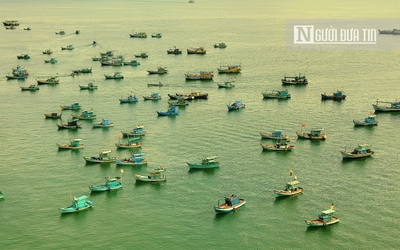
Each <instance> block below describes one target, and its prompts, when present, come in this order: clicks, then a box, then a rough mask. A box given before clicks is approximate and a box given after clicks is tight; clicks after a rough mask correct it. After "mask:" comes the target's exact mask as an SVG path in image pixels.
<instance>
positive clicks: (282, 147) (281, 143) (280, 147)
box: [260, 139, 294, 151]
mask: <svg viewBox="0 0 400 250" xmlns="http://www.w3.org/2000/svg"><path fill="white" fill-rule="evenodd" d="M260 145H261V147H262V149H263V150H265V151H292V150H293V148H294V146H293V145H289V144H288V143H287V140H286V139H279V140H277V141H276V144H275V145H270V144H265V143H260Z"/></svg>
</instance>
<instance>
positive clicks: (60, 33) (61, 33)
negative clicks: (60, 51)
mask: <svg viewBox="0 0 400 250" xmlns="http://www.w3.org/2000/svg"><path fill="white" fill-rule="evenodd" d="M55 33H56V35H65V31H63V30H60V31H59V32H55Z"/></svg>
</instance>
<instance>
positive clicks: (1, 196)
mask: <svg viewBox="0 0 400 250" xmlns="http://www.w3.org/2000/svg"><path fill="white" fill-rule="evenodd" d="M0 199H4V194H3V192H1V191H0Z"/></svg>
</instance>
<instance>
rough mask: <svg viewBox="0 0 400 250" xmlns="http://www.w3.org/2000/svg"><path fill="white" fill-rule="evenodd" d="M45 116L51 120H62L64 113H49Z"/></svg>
mask: <svg viewBox="0 0 400 250" xmlns="http://www.w3.org/2000/svg"><path fill="white" fill-rule="evenodd" d="M44 116H45V117H46V118H51V119H60V118H61V117H62V112H61V113H60V114H57V113H47V114H44Z"/></svg>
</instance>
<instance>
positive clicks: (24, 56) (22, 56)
mask: <svg viewBox="0 0 400 250" xmlns="http://www.w3.org/2000/svg"><path fill="white" fill-rule="evenodd" d="M17 58H18V59H29V58H31V57H30V56H29V55H28V54H21V55H19V56H17Z"/></svg>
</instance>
